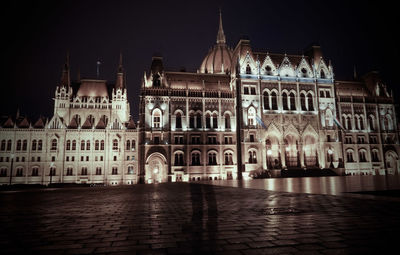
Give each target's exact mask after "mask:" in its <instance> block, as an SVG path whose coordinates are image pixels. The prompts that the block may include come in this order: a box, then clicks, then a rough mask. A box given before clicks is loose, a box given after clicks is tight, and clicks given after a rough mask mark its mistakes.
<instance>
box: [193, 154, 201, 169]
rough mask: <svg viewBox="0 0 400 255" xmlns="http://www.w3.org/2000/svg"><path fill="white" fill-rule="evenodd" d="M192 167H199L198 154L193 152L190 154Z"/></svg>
mask: <svg viewBox="0 0 400 255" xmlns="http://www.w3.org/2000/svg"><path fill="white" fill-rule="evenodd" d="M192 165H193V166H199V165H200V153H198V152H193V153H192Z"/></svg>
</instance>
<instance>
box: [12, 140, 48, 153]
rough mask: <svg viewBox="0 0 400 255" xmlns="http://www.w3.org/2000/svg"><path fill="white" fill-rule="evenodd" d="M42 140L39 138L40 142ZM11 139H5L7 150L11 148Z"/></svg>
mask: <svg viewBox="0 0 400 255" xmlns="http://www.w3.org/2000/svg"><path fill="white" fill-rule="evenodd" d="M41 141H42V140H40V142H41ZM11 143H12V142H11V140H8V141H7V151H10V150H11Z"/></svg>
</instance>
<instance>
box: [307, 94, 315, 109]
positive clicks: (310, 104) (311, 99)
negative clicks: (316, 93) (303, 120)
mask: <svg viewBox="0 0 400 255" xmlns="http://www.w3.org/2000/svg"><path fill="white" fill-rule="evenodd" d="M307 101H308V110H309V111H314V104H313V96H312V95H311V94H308V95H307Z"/></svg>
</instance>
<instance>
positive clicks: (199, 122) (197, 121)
mask: <svg viewBox="0 0 400 255" xmlns="http://www.w3.org/2000/svg"><path fill="white" fill-rule="evenodd" d="M201 122H202V121H201V114H200V113H197V115H196V127H197V128H201V127H202V125H201Z"/></svg>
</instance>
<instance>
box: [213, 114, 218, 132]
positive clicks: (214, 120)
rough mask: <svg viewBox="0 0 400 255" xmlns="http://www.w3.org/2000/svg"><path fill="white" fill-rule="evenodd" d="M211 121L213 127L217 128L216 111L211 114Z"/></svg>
mask: <svg viewBox="0 0 400 255" xmlns="http://www.w3.org/2000/svg"><path fill="white" fill-rule="evenodd" d="M212 122H213V128H214V129H217V128H218V115H217V114H216V113H214V114H213V116H212Z"/></svg>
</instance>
